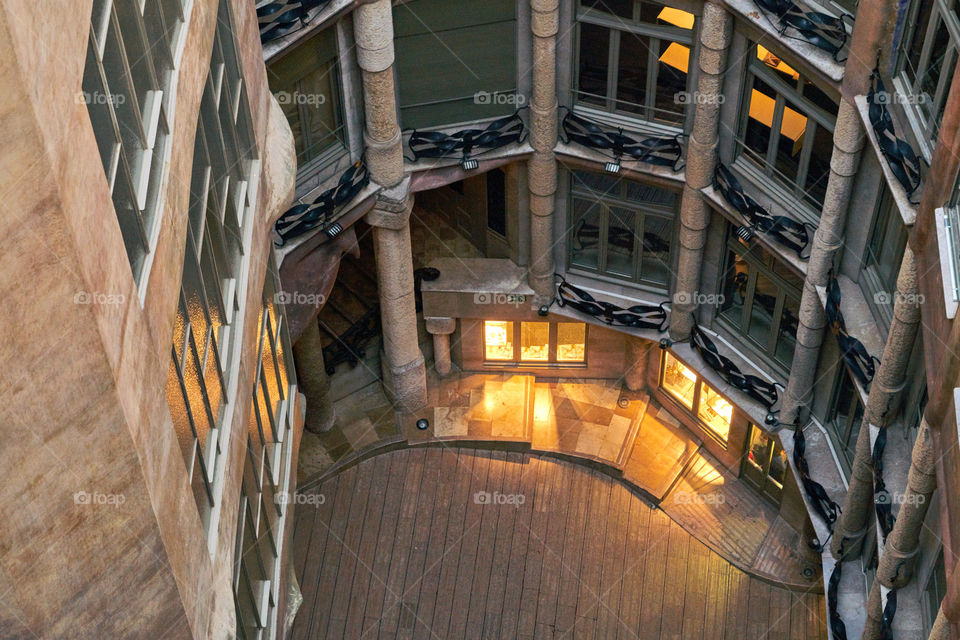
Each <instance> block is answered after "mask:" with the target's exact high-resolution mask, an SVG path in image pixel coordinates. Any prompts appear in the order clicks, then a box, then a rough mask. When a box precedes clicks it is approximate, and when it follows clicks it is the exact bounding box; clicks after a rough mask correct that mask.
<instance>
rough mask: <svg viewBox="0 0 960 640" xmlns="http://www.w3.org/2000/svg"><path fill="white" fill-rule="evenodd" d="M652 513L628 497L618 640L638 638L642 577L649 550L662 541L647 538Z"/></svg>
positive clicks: (658, 631)
mask: <svg viewBox="0 0 960 640" xmlns="http://www.w3.org/2000/svg"><path fill="white" fill-rule="evenodd" d="M653 516H654V512H652V511H651V510H650V508H649V507H648V506H647V505H646V504H645V503H643V502H640V501H638V500H637V499H636V498H635V497H633V496H631V497H630V514H629V516H628V519H627V542H626V546H625V551H624V567H623V582H622V584H621V585H620V613H619V620H618V622H619V623H620V624H619V625H618V627H617V637H618V638H637V637H638V635H639V633H640V604H641V603H640V598H641V595H642V593H643V580H644V574H645V573H646V571H647V562H648V561H649V556H648V552H649V550H650V549H651V548H654V547H657V546H663V545H664V543H665V542H664V540H656V539H653V538H651V537H650V527H651V523H652V521H653ZM652 631H653V634H654V635H651V636H650V637H656V635H657V634H659V633H660V625H659V622H658V623H657V625H656V627H655V628H654V629H652Z"/></svg>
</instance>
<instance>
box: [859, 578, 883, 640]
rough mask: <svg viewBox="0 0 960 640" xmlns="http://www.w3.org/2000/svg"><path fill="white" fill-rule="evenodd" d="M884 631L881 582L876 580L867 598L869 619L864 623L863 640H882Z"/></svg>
mask: <svg viewBox="0 0 960 640" xmlns="http://www.w3.org/2000/svg"><path fill="white" fill-rule="evenodd" d="M882 631H883V598H882V597H881V593H880V581H879V580H874V581H873V584H872V585H870V594H869V595H868V596H867V617H866V619H865V620H864V622H863V635H862V636H860V639H861V640H880V637H881V635H880V634H881V632H882Z"/></svg>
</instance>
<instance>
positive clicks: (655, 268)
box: [568, 171, 679, 290]
mask: <svg viewBox="0 0 960 640" xmlns="http://www.w3.org/2000/svg"><path fill="white" fill-rule="evenodd" d="M572 181H573V184H572V185H571V188H570V199H571V211H572V216H571V218H572V221H573V231H572V232H571V233H570V234H568V237H569V240H568V242H569V252H570V266H571V267H572V268H574V269H579V270H583V271H588V272H591V273H597V274H601V275H605V276H609V277H611V278H616V279H618V280H628V281H630V282H636V283H639V284H645V285H648V286H650V287H653V288H655V289H660V290H663V289H666V288H667V287H668V286H669V283H670V274H671V261H672V256H671V248H672V245H673V216H674V211H675V209H676V206H677V201H678V200H679V198H678V197H677V196H676V194H674V193H672V192H670V191H666V190H664V189H660V188H658V187H654V186H650V185H645V184H641V183H639V182H632V181H629V180H623V179H620V178H617V177H615V176H611V175H608V174H599V173H587V172H583V171H575V172H573V173H572Z"/></svg>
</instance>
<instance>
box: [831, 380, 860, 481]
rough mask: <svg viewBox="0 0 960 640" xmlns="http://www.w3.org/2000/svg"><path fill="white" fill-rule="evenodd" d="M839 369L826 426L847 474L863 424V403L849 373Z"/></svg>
mask: <svg viewBox="0 0 960 640" xmlns="http://www.w3.org/2000/svg"><path fill="white" fill-rule="evenodd" d="M839 369H840V377H839V380H837V386H836V387H835V388H834V391H833V401H832V403H831V408H830V414H829V416H830V419H829V421H828V425H829V427H830V429H829V432H830V436H831V437H832V438H833V441H834V444H835V445H836V448H837V453H839V454H840V459H841V462H843V463H844V467H845V468H846V470H847V472H848V473H849V471H850V468H851V466H852V465H853V458H854V454H855V452H856V448H857V434H859V433H860V427H861V424H862V423H863V403H862V402H861V401H860V394H859V392H858V391H857V387H856V385H855V384H854V382H853V378H851V377H850V373H849V372H848V371H847V370H846V368H845V367H844V366H843V365H842V364H841V365H840V366H839Z"/></svg>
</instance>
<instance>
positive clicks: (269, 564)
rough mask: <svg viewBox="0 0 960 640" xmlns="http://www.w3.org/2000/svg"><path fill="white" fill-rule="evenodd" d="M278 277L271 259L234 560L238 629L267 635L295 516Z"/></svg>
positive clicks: (289, 382) (290, 383)
mask: <svg viewBox="0 0 960 640" xmlns="http://www.w3.org/2000/svg"><path fill="white" fill-rule="evenodd" d="M279 285H280V277H279V274H278V273H277V267H276V264H275V262H274V258H273V255H272V254H271V256H270V263H269V264H268V266H267V275H266V280H265V281H264V288H263V297H262V303H261V304H262V306H261V309H260V314H259V318H260V320H259V329H258V331H257V336H258V338H257V345H258V346H257V363H256V369H255V371H254V376H253V388H252V395H253V398H252V401H251V404H250V417H249V424H248V429H247V433H246V438H247V453H246V457H245V460H244V469H243V480H242V485H241V494H240V508H239V522H238V524H237V541H236V551H235V556H236V561H235V562H234V568H235V569H234V578H233V580H234V582H233V589H234V601H235V604H236V609H237V636H238V637H239V638H241V639H246V638H265V637H270V636H271V635H272V634H267V633H265V631H268V630H273V629H276V624H277V605H278V601H279V593H278V589H279V587H280V584H279V580H278V578H279V576H280V571H281V567H280V562H279V559H280V556H281V550H280V545H281V541H282V540H283V535H284V528H285V527H286V526H288V523H289V522H290V521H289V519H288V518H287V515H288V514H289V507H288V506H287V505H289V504H290V503H291V501H290V500H289V499H288V498H289V496H290V492H291V491H292V490H293V485H292V483H291V479H290V470H291V463H292V459H293V429H292V426H293V416H292V413H293V410H294V402H293V398H295V384H296V380H295V376H296V373H295V370H294V366H293V361H292V359H291V347H290V337H289V334H288V333H287V324H286V318H285V317H284V313H283V308H282V307H281V306H279V305H277V304H276V303H275V300H276V293H277V291H279Z"/></svg>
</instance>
